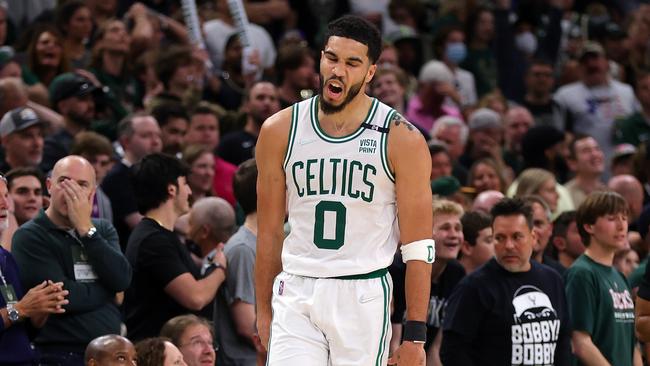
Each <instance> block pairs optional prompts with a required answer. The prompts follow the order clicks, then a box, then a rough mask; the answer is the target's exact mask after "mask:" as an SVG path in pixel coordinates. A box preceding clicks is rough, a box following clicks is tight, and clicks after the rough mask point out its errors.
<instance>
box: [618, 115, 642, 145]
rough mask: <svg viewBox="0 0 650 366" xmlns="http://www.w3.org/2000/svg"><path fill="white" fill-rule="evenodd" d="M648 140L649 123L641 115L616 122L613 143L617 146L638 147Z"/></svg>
mask: <svg viewBox="0 0 650 366" xmlns="http://www.w3.org/2000/svg"><path fill="white" fill-rule="evenodd" d="M648 139H650V122H649V121H647V120H646V119H645V117H644V116H643V114H641V113H634V114H633V115H631V116H629V117H627V118H623V119H619V120H617V121H616V127H615V130H614V142H615V143H617V144H622V143H627V144H632V145H634V146H639V144H640V143H642V142H646V141H647V140H648Z"/></svg>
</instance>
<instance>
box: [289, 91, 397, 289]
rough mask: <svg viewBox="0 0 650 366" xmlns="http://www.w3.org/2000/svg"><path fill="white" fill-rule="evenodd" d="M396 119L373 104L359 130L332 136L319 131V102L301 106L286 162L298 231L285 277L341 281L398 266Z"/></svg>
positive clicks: (297, 108) (291, 216)
mask: <svg viewBox="0 0 650 366" xmlns="http://www.w3.org/2000/svg"><path fill="white" fill-rule="evenodd" d="M395 113H396V112H395V110H393V109H391V108H390V107H388V106H387V105H385V104H383V103H381V102H379V101H378V100H377V99H373V101H372V104H371V107H370V110H369V111H368V115H367V116H366V119H365V121H363V123H362V124H361V125H360V127H359V129H357V130H356V131H355V132H353V133H352V134H350V135H348V136H344V137H332V136H329V135H327V134H326V133H325V132H324V131H323V130H322V129H321V127H320V125H319V121H318V97H317V96H316V97H313V98H311V99H308V100H305V101H302V102H299V103H296V104H294V106H293V114H292V121H291V130H290V134H289V144H288V148H287V153H286V156H285V160H284V170H285V173H286V185H287V197H288V204H289V207H288V208H289V224H290V227H291V232H290V234H289V236H288V237H287V238H286V239H285V241H284V246H283V249H282V267H283V270H284V271H286V272H288V273H291V274H295V275H301V276H308V277H323V278H324V277H340V276H350V275H360V274H365V273H369V272H373V271H376V270H379V269H382V268H386V267H388V266H389V265H390V264H391V263H392V261H393V255H394V254H395V251H396V250H397V242H398V238H399V232H398V226H397V214H396V213H397V207H396V202H395V183H394V182H395V180H394V177H393V174H392V172H391V171H390V169H389V166H388V160H387V156H386V144H387V140H388V124H389V121H390V118H391V117H392V116H393V115H394V114H395Z"/></svg>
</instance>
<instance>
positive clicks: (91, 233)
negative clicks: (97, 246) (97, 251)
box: [84, 226, 97, 239]
mask: <svg viewBox="0 0 650 366" xmlns="http://www.w3.org/2000/svg"><path fill="white" fill-rule="evenodd" d="M95 233H97V228H96V227H94V226H91V227H90V229H88V232H87V233H86V235H84V238H88V239H91V238H93V237H94V236H95Z"/></svg>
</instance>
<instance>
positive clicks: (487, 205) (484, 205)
mask: <svg viewBox="0 0 650 366" xmlns="http://www.w3.org/2000/svg"><path fill="white" fill-rule="evenodd" d="M503 197H505V196H504V195H503V193H501V192H499V191H493V190H489V191H483V192H481V193H479V194H478V196H476V198H475V199H474V203H473V204H472V211H476V212H481V213H484V214H489V213H490V210H492V207H493V206H494V205H495V204H496V203H497V202H499V201H501V199H502V198H503Z"/></svg>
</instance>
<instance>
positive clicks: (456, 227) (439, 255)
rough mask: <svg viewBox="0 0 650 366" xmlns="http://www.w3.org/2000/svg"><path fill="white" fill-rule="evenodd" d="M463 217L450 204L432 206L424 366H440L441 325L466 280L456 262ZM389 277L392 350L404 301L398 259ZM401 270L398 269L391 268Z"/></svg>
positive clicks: (398, 334) (460, 210) (457, 207)
mask: <svg viewBox="0 0 650 366" xmlns="http://www.w3.org/2000/svg"><path fill="white" fill-rule="evenodd" d="M461 216H463V208H462V207H461V206H460V205H459V204H457V203H455V202H452V201H448V200H436V201H434V203H433V222H434V224H433V239H434V240H435V242H436V261H435V262H434V263H433V265H432V268H431V294H430V298H429V310H428V312H427V343H426V344H425V350H426V351H427V364H435V365H439V364H440V359H439V353H440V341H441V337H442V333H441V332H440V329H441V328H442V321H443V317H444V315H445V307H446V306H447V300H448V299H449V295H451V292H452V291H453V289H454V287H456V284H457V283H458V282H459V281H460V280H461V279H462V278H463V277H464V276H465V270H464V269H463V266H461V265H460V263H458V262H457V261H456V258H457V257H458V252H459V251H460V246H461V244H462V243H463V228H462V226H461V223H460V218H461ZM393 263H394V264H393V266H391V269H390V273H391V276H393V278H394V280H395V282H394V283H395V288H394V291H393V292H394V294H395V295H394V296H395V302H394V304H395V305H394V306H395V309H394V311H393V315H392V317H391V321H392V323H393V330H394V334H393V338H394V339H395V341H394V343H393V342H391V343H392V345H393V346H397V345H399V341H400V338H401V334H402V332H401V330H402V328H401V326H400V324H401V323H402V320H403V319H404V312H405V311H406V298H405V296H404V288H402V287H401V285H402V284H403V283H404V281H403V280H404V276H405V270H406V266H404V265H403V264H402V258H401V257H399V258H398V259H397V260H395V261H394V262H393ZM396 265H398V266H400V267H401V269H398V268H396V267H394V266H396Z"/></svg>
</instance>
